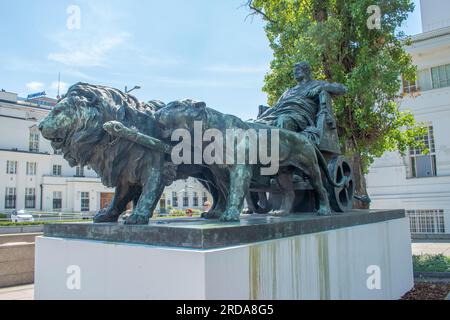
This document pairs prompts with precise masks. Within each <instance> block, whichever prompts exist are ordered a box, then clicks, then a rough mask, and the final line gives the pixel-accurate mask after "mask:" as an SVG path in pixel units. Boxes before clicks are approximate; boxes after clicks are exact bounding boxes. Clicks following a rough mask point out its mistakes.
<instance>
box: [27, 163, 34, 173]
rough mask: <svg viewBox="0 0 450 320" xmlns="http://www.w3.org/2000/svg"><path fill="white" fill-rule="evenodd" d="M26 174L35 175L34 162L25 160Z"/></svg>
mask: <svg viewBox="0 0 450 320" xmlns="http://www.w3.org/2000/svg"><path fill="white" fill-rule="evenodd" d="M27 175H28V176H35V175H36V162H27Z"/></svg>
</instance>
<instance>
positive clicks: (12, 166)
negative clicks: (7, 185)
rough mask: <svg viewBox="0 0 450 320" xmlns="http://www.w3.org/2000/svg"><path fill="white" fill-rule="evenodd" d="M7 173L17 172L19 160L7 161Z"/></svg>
mask: <svg viewBox="0 0 450 320" xmlns="http://www.w3.org/2000/svg"><path fill="white" fill-rule="evenodd" d="M6 173H7V174H16V173H17V161H10V160H8V161H6Z"/></svg>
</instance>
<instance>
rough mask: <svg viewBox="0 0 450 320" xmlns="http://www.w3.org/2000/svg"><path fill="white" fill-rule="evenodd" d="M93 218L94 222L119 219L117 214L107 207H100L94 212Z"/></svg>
mask: <svg viewBox="0 0 450 320" xmlns="http://www.w3.org/2000/svg"><path fill="white" fill-rule="evenodd" d="M93 219H94V223H105V222H117V220H119V216H118V215H115V214H113V213H112V212H111V211H108V210H107V209H102V210H100V211H99V212H97V213H96V214H95V216H94V218H93Z"/></svg>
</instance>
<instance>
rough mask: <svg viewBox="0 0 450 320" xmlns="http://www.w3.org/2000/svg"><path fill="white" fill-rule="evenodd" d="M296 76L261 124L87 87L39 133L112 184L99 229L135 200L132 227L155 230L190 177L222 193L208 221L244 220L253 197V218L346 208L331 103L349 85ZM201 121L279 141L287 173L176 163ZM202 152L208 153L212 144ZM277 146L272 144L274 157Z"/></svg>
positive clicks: (301, 67)
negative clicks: (167, 196) (163, 206)
mask: <svg viewBox="0 0 450 320" xmlns="http://www.w3.org/2000/svg"><path fill="white" fill-rule="evenodd" d="M294 76H295V78H296V79H297V81H298V85H297V86H295V87H294V88H291V89H289V90H288V91H286V93H285V94H284V95H283V96H282V97H281V98H280V100H279V102H278V103H277V104H276V105H275V106H274V107H273V108H270V109H267V108H265V107H262V108H261V110H260V111H261V112H260V114H259V116H258V119H256V120H255V121H243V120H241V119H239V118H237V117H235V116H232V115H226V114H223V113H220V112H218V111H216V110H214V109H210V108H207V107H206V104H205V103H204V102H196V101H193V100H188V99H186V100H180V101H174V102H171V103H169V104H168V105H165V104H164V103H163V102H161V101H157V100H154V101H150V102H148V103H141V102H139V101H138V100H137V99H136V98H135V97H133V96H131V95H129V94H126V93H123V92H121V91H120V90H117V89H113V88H108V87H105V86H98V85H90V84H86V83H78V84H76V85H74V86H72V87H71V88H69V90H68V92H67V94H66V95H65V96H64V97H63V98H62V99H61V100H60V101H59V102H58V104H57V105H56V106H55V107H54V108H53V109H52V111H51V112H50V113H49V115H48V116H47V118H45V119H44V120H43V121H42V122H41V123H40V126H39V128H40V130H41V132H42V135H43V136H44V137H45V138H46V139H48V140H50V141H51V143H52V146H53V148H54V149H55V150H58V151H61V152H62V153H63V155H64V158H65V159H66V160H67V161H68V162H69V164H70V165H71V166H77V165H79V166H86V165H88V166H90V167H92V168H93V169H94V170H95V171H96V172H97V173H98V175H99V176H100V177H101V179H102V182H103V183H104V184H105V185H106V186H108V187H115V188H116V192H115V196H114V198H113V200H112V202H111V204H110V205H109V207H108V208H106V209H102V210H101V211H100V212H98V213H97V215H96V216H95V218H94V222H96V223H100V222H117V220H118V217H119V215H120V214H122V212H123V211H124V210H125V208H126V205H127V204H128V203H129V202H130V201H133V202H134V209H133V214H132V215H131V216H130V217H129V218H128V219H127V221H126V224H148V223H149V219H150V218H151V216H152V214H153V210H154V209H155V207H156V206H157V203H158V201H159V199H160V197H161V195H162V192H163V190H164V187H165V186H167V185H169V184H171V183H172V182H173V181H174V180H176V179H185V178H187V177H195V178H198V179H199V181H200V182H201V183H202V184H203V185H204V186H205V187H206V188H207V190H209V191H210V193H211V194H212V196H213V199H214V202H213V207H212V209H211V210H210V211H209V212H206V213H204V214H203V215H202V216H203V217H204V218H219V219H220V220H221V221H223V222H228V221H239V217H240V214H241V212H242V211H243V205H244V200H247V203H248V205H249V211H250V212H253V213H269V212H270V213H271V214H272V215H275V216H284V215H288V214H290V213H297V212H304V211H307V212H311V211H316V212H317V213H318V214H319V215H330V214H331V212H332V210H334V211H338V212H345V211H347V210H350V209H351V205H352V201H353V193H354V184H353V176H352V170H351V167H350V166H349V165H348V163H347V162H346V160H345V159H344V158H343V157H341V156H340V155H339V144H338V142H337V134H336V126H335V122H334V116H333V110H332V107H331V102H332V97H334V96H337V95H342V94H344V93H345V92H346V88H345V86H343V85H341V84H337V83H327V82H324V81H317V80H314V79H312V78H311V75H310V67H309V64H308V63H306V62H301V63H298V64H297V65H296V67H295V71H294ZM266 109H267V110H266ZM195 121H202V122H203V130H205V131H206V130H208V129H215V130H216V131H218V132H221V133H222V134H223V136H226V131H227V130H243V131H244V132H245V131H247V130H253V131H255V132H258V133H259V132H265V133H266V132H267V133H268V135H269V136H272V137H279V143H278V144H277V145H276V147H275V148H277V149H275V150H277V151H279V159H278V160H279V164H280V166H281V169H280V170H278V171H276V172H274V173H271V174H267V175H265V174H262V172H263V171H264V170H266V169H267V165H262V164H261V163H260V162H258V163H257V164H235V163H232V164H228V163H226V164H222V163H220V164H217V163H213V164H205V163H200V164H198V163H196V164H190V163H182V164H177V165H175V164H174V163H173V160H172V158H171V152H172V150H173V147H174V142H172V141H171V140H170V135H168V134H167V133H168V132H169V133H170V132H173V131H175V130H177V129H180V128H185V129H188V130H189V131H192V130H193V127H194V126H193V124H194V122H195ZM272 133H274V134H275V135H271V134H272ZM259 138H260V135H258V139H259ZM271 139H272V138H271ZM260 141H261V140H259V141H258V145H260ZM202 143H203V142H202ZM233 144H234V143H233ZM194 147H195V148H199V147H201V150H202V151H203V149H204V148H205V147H207V143H204V144H203V145H202V146H194ZM234 147H236V150H237V149H238V148H239V149H241V150H242V149H243V150H245V153H246V154H250V153H249V151H250V150H249V149H250V146H249V142H248V141H247V140H246V138H245V136H244V137H241V138H239V137H238V139H237V142H236V145H235V146H233V148H234ZM195 148H193V149H192V150H189V151H193V150H194V149H195ZM236 150H235V151H236ZM275 150H272V149H271V144H269V145H268V150H265V153H266V154H272V153H273V151H275ZM235 154H237V152H235ZM268 195H269V197H267V196H268ZM316 202H317V203H318V205H317V206H316Z"/></svg>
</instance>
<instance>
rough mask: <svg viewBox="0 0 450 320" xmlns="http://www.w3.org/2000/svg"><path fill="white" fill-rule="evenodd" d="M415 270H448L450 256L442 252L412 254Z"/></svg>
mask: <svg viewBox="0 0 450 320" xmlns="http://www.w3.org/2000/svg"><path fill="white" fill-rule="evenodd" d="M413 268H414V271H415V272H450V257H447V256H444V255H443V254H437V255H432V254H423V255H419V256H413Z"/></svg>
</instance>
